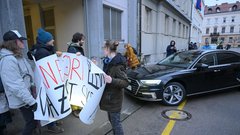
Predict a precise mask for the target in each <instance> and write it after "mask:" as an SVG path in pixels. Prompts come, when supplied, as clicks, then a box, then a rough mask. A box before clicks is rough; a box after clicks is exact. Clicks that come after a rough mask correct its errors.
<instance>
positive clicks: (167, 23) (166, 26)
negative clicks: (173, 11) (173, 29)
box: [164, 15, 169, 35]
mask: <svg viewBox="0 0 240 135" xmlns="http://www.w3.org/2000/svg"><path fill="white" fill-rule="evenodd" d="M164 32H165V34H167V35H168V34H169V16H168V15H165V30H164Z"/></svg>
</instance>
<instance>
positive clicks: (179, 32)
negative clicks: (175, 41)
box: [178, 22, 182, 37]
mask: <svg viewBox="0 0 240 135" xmlns="http://www.w3.org/2000/svg"><path fill="white" fill-rule="evenodd" d="M181 30H182V23H181V22H179V23H178V36H179V37H181Z"/></svg>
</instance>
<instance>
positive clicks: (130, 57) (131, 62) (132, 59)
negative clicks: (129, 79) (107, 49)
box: [124, 43, 140, 69]
mask: <svg viewBox="0 0 240 135" xmlns="http://www.w3.org/2000/svg"><path fill="white" fill-rule="evenodd" d="M124 48H125V49H126V52H125V55H124V56H125V57H126V58H127V62H128V66H129V67H130V68H131V69H136V67H137V66H138V65H139V64H140V62H139V60H138V58H137V55H136V54H135V53H134V50H133V47H132V46H131V45H130V44H129V43H128V44H125V45H124Z"/></svg>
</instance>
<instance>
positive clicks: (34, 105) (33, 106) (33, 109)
mask: <svg viewBox="0 0 240 135" xmlns="http://www.w3.org/2000/svg"><path fill="white" fill-rule="evenodd" d="M30 108H31V109H32V111H33V112H35V111H36V110H37V102H36V103H35V104H33V105H32V106H30Z"/></svg>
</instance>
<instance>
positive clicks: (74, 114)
mask: <svg viewBox="0 0 240 135" xmlns="http://www.w3.org/2000/svg"><path fill="white" fill-rule="evenodd" d="M80 111H81V110H74V111H72V114H73V116H74V117H76V118H79V113H80Z"/></svg>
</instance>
